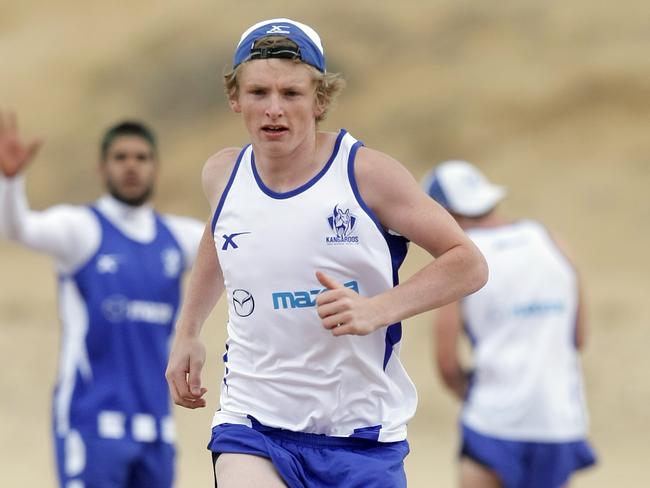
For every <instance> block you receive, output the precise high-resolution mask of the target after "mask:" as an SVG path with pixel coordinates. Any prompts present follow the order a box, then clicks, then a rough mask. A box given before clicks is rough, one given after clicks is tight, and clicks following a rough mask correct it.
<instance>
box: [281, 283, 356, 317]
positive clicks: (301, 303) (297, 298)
mask: <svg viewBox="0 0 650 488" xmlns="http://www.w3.org/2000/svg"><path fill="white" fill-rule="evenodd" d="M343 286H346V287H347V288H350V289H351V290H354V291H356V292H357V293H359V283H357V282H356V281H355V280H352V281H348V282H347V283H343ZM325 290H327V288H320V289H316V290H306V291H276V292H275V293H273V294H272V295H271V296H272V297H273V309H274V310H279V309H281V308H282V309H285V308H306V307H315V306H316V297H317V296H318V295H319V294H321V293H322V292H324V291H325Z"/></svg>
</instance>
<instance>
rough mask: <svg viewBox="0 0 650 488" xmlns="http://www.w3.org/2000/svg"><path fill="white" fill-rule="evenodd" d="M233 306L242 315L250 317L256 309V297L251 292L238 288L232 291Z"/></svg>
mask: <svg viewBox="0 0 650 488" xmlns="http://www.w3.org/2000/svg"><path fill="white" fill-rule="evenodd" d="M232 307H233V308H234V309H235V313H236V314H237V315H239V316H240V317H248V316H249V315H250V314H252V313H253V310H255V299H253V295H251V294H250V292H248V291H246V290H242V289H241V288H237V289H236V290H234V291H233V292H232Z"/></svg>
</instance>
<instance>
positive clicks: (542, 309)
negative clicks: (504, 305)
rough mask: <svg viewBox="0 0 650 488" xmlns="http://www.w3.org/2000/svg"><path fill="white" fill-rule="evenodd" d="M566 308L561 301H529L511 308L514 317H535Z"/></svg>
mask: <svg viewBox="0 0 650 488" xmlns="http://www.w3.org/2000/svg"><path fill="white" fill-rule="evenodd" d="M564 310H566V306H565V304H564V303H563V302H559V301H558V302H552V301H550V302H531V303H527V304H525V305H520V306H517V307H515V308H514V309H513V310H512V313H513V315H514V316H515V317H537V316H540V315H548V314H556V313H562V312H564Z"/></svg>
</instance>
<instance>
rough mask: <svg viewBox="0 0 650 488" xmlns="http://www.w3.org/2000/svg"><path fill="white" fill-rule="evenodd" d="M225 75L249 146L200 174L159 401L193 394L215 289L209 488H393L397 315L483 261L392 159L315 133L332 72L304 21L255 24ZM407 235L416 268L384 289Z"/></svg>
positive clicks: (425, 304) (437, 299)
mask: <svg viewBox="0 0 650 488" xmlns="http://www.w3.org/2000/svg"><path fill="white" fill-rule="evenodd" d="M224 81H225V85H226V90H227V93H228V98H229V103H230V106H231V108H232V110H233V111H234V112H235V113H238V114H241V116H242V118H243V122H244V124H245V126H246V129H247V131H248V134H249V136H250V139H251V144H249V145H247V146H245V147H244V148H241V149H240V148H228V149H224V150H221V151H219V152H217V153H216V154H215V155H214V156H212V157H211V158H210V159H209V160H208V161H207V163H206V165H205V167H204V170H203V184H204V189H205V193H206V196H207V198H208V200H209V202H210V205H211V207H212V210H213V217H212V220H211V222H210V223H211V225H209V226H208V229H207V231H206V233H205V234H204V237H203V241H202V243H201V246H200V248H199V258H198V261H197V265H196V266H195V267H194V271H193V274H192V278H191V280H190V284H189V290H188V293H187V297H186V302H185V306H184V308H183V309H182V311H181V314H180V317H179V320H178V324H177V334H176V338H175V340H174V344H173V347H172V352H171V356H170V360H169V365H168V369H167V378H168V382H169V385H170V389H171V392H172V396H173V398H174V401H175V402H176V403H177V404H178V405H182V406H184V407H188V408H197V407H203V406H205V404H206V401H205V399H204V398H203V394H204V393H205V388H202V384H201V369H202V367H203V363H204V358H205V349H204V346H203V344H202V342H201V341H200V337H199V334H200V330H201V327H202V325H203V323H204V321H205V319H206V317H207V316H208V315H209V313H210V311H211V310H212V308H213V307H214V305H215V303H216V301H217V300H218V298H219V297H220V296H221V294H222V293H223V292H224V291H225V292H226V297H227V300H228V316H229V320H228V339H227V342H226V346H225V353H224V356H223V359H224V376H223V380H222V381H221V397H220V409H219V410H218V411H217V412H216V414H215V416H214V421H213V428H212V437H211V440H210V442H209V449H210V450H211V451H212V453H213V461H214V468H215V482H216V483H217V485H218V486H219V488H233V487H251V486H260V487H261V486H263V487H265V488H272V487H278V486H289V487H292V488H297V487H306V486H308V487H325V486H346V487H361V486H363V487H366V486H372V487H376V488H381V487H386V488H389V487H390V488H395V487H401V486H405V485H406V475H405V471H404V464H403V460H404V458H405V456H406V455H407V454H408V449H409V448H408V444H407V441H406V424H407V422H408V421H409V420H410V419H411V417H412V416H413V414H414V412H415V408H416V403H417V394H416V391H415V388H414V385H413V383H412V382H411V380H410V379H409V377H408V375H407V374H406V372H405V370H404V368H403V366H402V364H401V362H400V359H399V348H400V339H401V335H402V328H401V321H402V320H404V319H406V318H408V317H411V316H413V315H415V314H418V313H420V312H423V311H425V310H430V309H433V308H436V307H439V306H442V305H444V304H446V303H449V302H451V301H454V300H458V299H459V298H461V297H462V296H464V295H466V294H468V293H471V292H473V291H475V290H477V289H479V288H480V287H481V286H483V284H484V283H485V281H486V279H487V268H486V266H485V261H484V259H483V257H482V256H481V254H480V252H479V251H478V249H477V248H476V246H475V245H474V244H473V243H472V242H471V241H470V240H469V239H468V238H467V236H466V235H465V234H464V233H463V232H462V230H461V229H460V228H459V227H458V225H457V224H456V223H455V222H454V220H453V219H452V218H451V217H450V216H449V214H448V213H447V212H445V211H444V210H443V209H442V208H441V207H440V206H439V205H437V204H436V203H435V202H433V201H432V200H431V199H430V198H429V197H428V196H427V195H426V194H425V193H424V192H423V191H422V190H421V189H420V188H419V186H418V184H417V182H416V181H415V179H414V178H413V176H412V175H411V174H410V173H409V172H408V171H407V170H406V169H405V168H404V166H402V165H401V164H400V163H398V162H397V161H396V160H394V159H392V158H391V157H389V156H387V155H385V154H383V153H381V152H378V151H375V150H372V149H369V148H366V147H364V146H363V144H362V143H361V142H359V141H357V140H356V139H355V138H354V137H352V135H351V134H349V133H348V132H347V131H345V130H340V131H339V132H338V133H330V132H324V131H320V130H319V129H318V122H319V121H320V120H322V119H323V118H324V117H325V115H326V113H327V111H328V109H329V108H330V106H331V104H332V102H333V101H334V99H335V98H336V95H337V94H338V92H339V91H340V89H341V88H342V78H341V76H340V75H338V74H334V73H328V72H327V70H326V64H325V56H324V51H323V47H322V43H321V41H320V38H319V36H318V34H316V32H315V31H314V30H313V29H311V28H310V27H308V26H306V25H304V24H301V23H299V22H295V21H292V20H289V19H272V20H267V21H263V22H260V23H258V24H255V25H254V26H252V27H251V28H250V29H248V30H246V32H244V34H243V35H242V37H241V40H240V42H239V44H238V47H237V49H236V52H235V56H234V60H233V71H232V72H231V73H228V74H226V75H225V80H224ZM408 240H410V241H412V242H414V243H415V244H417V245H419V246H422V247H423V248H424V249H425V250H427V251H428V252H429V253H431V255H432V260H431V262H430V263H429V264H427V265H426V266H425V267H423V269H421V270H420V271H419V272H417V273H415V275H413V276H412V277H411V278H409V279H408V280H406V281H405V282H403V283H402V284H398V268H399V266H400V264H401V263H402V261H403V259H404V257H405V254H406V250H407V241H408ZM215 248H216V252H215ZM433 257H435V258H436V259H435V260H434V259H433Z"/></svg>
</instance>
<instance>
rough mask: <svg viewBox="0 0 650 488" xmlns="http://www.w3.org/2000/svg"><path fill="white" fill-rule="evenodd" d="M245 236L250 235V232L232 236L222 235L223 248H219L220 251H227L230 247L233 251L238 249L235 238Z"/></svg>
mask: <svg viewBox="0 0 650 488" xmlns="http://www.w3.org/2000/svg"><path fill="white" fill-rule="evenodd" d="M245 234H250V232H233V233H232V234H224V235H222V236H221V237H222V238H223V246H221V250H222V251H227V250H228V248H229V246H232V248H233V249H238V248H239V246H238V245H237V244H236V243H235V237H239V236H243V235H245Z"/></svg>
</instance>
